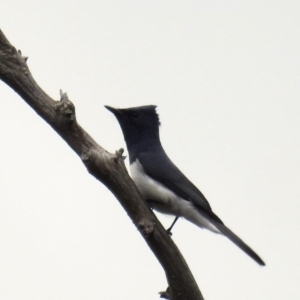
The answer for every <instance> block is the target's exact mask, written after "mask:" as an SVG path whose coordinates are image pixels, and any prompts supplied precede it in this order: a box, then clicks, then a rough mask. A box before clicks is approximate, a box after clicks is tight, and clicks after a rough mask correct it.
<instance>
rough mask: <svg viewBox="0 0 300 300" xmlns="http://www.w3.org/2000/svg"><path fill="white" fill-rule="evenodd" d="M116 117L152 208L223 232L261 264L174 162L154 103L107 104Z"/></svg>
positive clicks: (138, 183) (137, 181)
mask: <svg viewBox="0 0 300 300" xmlns="http://www.w3.org/2000/svg"><path fill="white" fill-rule="evenodd" d="M105 108H107V109H108V110H109V111H111V112H112V113H113V114H114V115H115V116H116V118H117V120H118V122H119V124H120V126H121V129H122V131H123V135H124V139H125V142H126V146H127V149H128V153H129V162H130V173H131V176H132V179H133V181H134V182H135V184H136V186H137V188H138V190H139V191H140V193H141V195H142V197H143V198H144V199H145V200H146V201H147V203H148V204H149V206H150V207H151V208H152V209H155V210H157V211H159V212H161V213H165V214H169V215H174V216H175V217H176V218H175V220H174V222H173V224H172V225H171V227H170V228H169V229H168V231H169V233H170V231H171V229H172V227H173V226H174V224H175V222H176V221H177V219H178V218H179V217H184V218H185V219H187V220H188V221H190V222H192V223H194V224H195V225H197V226H199V227H201V228H206V229H208V230H210V231H212V232H215V233H219V234H223V235H224V236H226V237H227V238H228V239H230V240H231V241H232V242H233V243H235V244H236V245H237V246H238V247H239V248H241V249H242V250H243V251H244V252H245V253H247V254H248V255H249V256H250V257H252V258H253V259H254V260H255V261H256V262H257V263H258V264H259V265H262V266H264V265H265V263H264V262H263V260H262V259H261V258H260V257H259V256H258V255H257V254H256V253H255V252H254V251H253V250H252V249H251V248H250V247H249V246H248V245H246V244H245V243H244V242H243V241H242V240H241V239H240V238H239V237H238V236H236V235H235V234H234V233H233V232H232V231H231V230H230V229H229V228H228V227H226V226H225V224H224V223H223V222H222V221H221V219H220V218H219V217H218V216H217V215H216V214H215V213H214V212H213V211H212V209H211V207H210V205H209V203H208V201H207V200H206V198H205V197H204V195H203V194H202V193H201V192H200V191H199V190H198V188H197V187H196V186H195V185H194V184H193V183H192V182H190V181H189V179H188V178H187V177H185V175H184V174H183V173H182V172H181V171H180V170H179V169H178V168H177V167H176V166H175V165H174V164H173V162H172V161H171V160H170V159H169V157H168V156H167V154H166V152H165V151H164V149H163V147H162V145H161V142H160V138H159V126H160V121H159V117H158V114H157V112H156V106H155V105H147V106H140V107H131V108H126V109H117V108H113V107H110V106H105Z"/></svg>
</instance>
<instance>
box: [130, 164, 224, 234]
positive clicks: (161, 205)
mask: <svg viewBox="0 0 300 300" xmlns="http://www.w3.org/2000/svg"><path fill="white" fill-rule="evenodd" d="M130 173H131V177H132V179H133V181H134V183H135V184H136V186H137V188H138V189H139V191H140V193H141V194H142V196H143V197H144V198H145V199H146V200H149V199H150V200H152V201H155V202H153V203H151V204H152V206H153V208H154V209H155V210H157V211H159V212H161V213H165V214H170V215H174V216H180V217H184V218H185V219H187V220H189V221H190V222H192V223H194V224H196V225H198V226H199V227H204V228H207V229H209V230H211V231H213V232H219V230H218V229H217V228H216V227H215V226H214V225H213V224H211V223H210V222H209V220H207V219H206V218H205V217H203V216H202V215H201V214H200V212H199V210H197V209H196V208H195V206H194V205H193V204H192V203H191V202H189V201H186V200H184V199H182V198H181V197H179V196H178V195H176V194H175V193H173V192H172V191H170V190H169V189H168V188H166V187H165V186H164V185H163V184H161V183H159V182H158V181H156V180H154V179H152V178H150V177H149V176H148V175H147V174H146V173H145V171H144V169H143V166H142V165H141V163H140V162H139V160H138V159H136V160H135V162H134V163H132V164H131V165H130Z"/></svg>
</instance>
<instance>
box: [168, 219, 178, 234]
mask: <svg viewBox="0 0 300 300" xmlns="http://www.w3.org/2000/svg"><path fill="white" fill-rule="evenodd" d="M178 219H179V217H178V216H177V217H176V218H175V220H174V221H173V223H172V225H171V226H170V228H168V229H167V234H168V235H169V236H172V232H171V230H172V228H173V226H174V225H175V223H176V221H177V220H178Z"/></svg>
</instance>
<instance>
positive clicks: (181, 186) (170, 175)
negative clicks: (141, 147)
mask: <svg viewBox="0 0 300 300" xmlns="http://www.w3.org/2000/svg"><path fill="white" fill-rule="evenodd" d="M137 158H138V160H139V161H140V163H141V164H142V166H143V168H144V172H145V173H146V174H147V175H148V176H150V177H152V178H153V179H154V180H156V181H158V182H160V183H162V184H163V185H164V186H166V187H167V188H168V189H170V190H171V191H172V192H174V193H175V194H177V195H178V196H179V197H181V198H183V199H185V200H187V201H191V202H193V204H195V206H196V207H197V208H199V209H202V210H204V211H206V212H208V213H209V214H210V213H212V210H211V207H210V205H209V203H208V201H207V200H206V198H205V197H204V195H203V194H202V193H201V192H200V191H199V190H198V189H197V187H196V186H195V185H194V184H193V183H192V182H190V181H189V180H188V178H186V177H185V176H184V174H183V173H182V172H181V171H180V170H179V169H178V168H177V167H176V166H175V165H174V164H173V163H172V161H171V160H170V159H169V157H168V156H167V155H166V154H165V153H163V152H160V153H157V152H142V153H139V155H138V157H137ZM154 162H155V163H154ZM217 219H219V218H218V217H217Z"/></svg>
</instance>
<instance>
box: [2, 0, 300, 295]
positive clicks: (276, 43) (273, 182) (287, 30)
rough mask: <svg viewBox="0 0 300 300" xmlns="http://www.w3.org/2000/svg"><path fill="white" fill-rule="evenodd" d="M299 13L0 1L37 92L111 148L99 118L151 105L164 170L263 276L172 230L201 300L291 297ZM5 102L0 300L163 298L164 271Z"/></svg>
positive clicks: (231, 255) (252, 7)
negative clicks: (195, 193)
mask: <svg viewBox="0 0 300 300" xmlns="http://www.w3.org/2000/svg"><path fill="white" fill-rule="evenodd" d="M299 14H300V4H299V2H298V1H275V0H274V1H253V0H251V1H176V0H175V1H174V0H172V1H168V0H166V1H149V0H148V1H146V0H139V1H137V0H135V1H133V0H132V1H111V0H110V1H100V0H99V1H78V0H75V1H66V0H59V1H37V0H32V1H21V0H19V1H8V0H4V1H2V3H1V4H0V17H1V18H0V19H1V24H0V26H1V27H0V28H1V29H2V30H3V32H4V33H5V34H6V36H7V38H8V39H9V40H10V41H11V42H12V43H13V45H14V46H15V47H16V48H17V49H21V51H22V53H23V55H25V56H29V60H28V65H29V67H30V70H31V72H32V74H33V76H34V78H35V79H36V81H37V82H38V83H39V84H40V85H41V87H42V88H43V89H44V91H45V92H46V93H47V94H49V95H50V96H51V97H53V98H54V99H58V98H59V89H63V91H66V92H67V93H68V95H69V98H70V99H71V100H72V101H73V103H74V104H75V106H76V113H77V118H78V121H79V123H80V124H81V125H82V126H83V127H84V128H85V129H86V130H87V131H88V132H89V133H90V134H91V135H92V137H93V138H95V139H96V141H97V142H98V143H99V144H100V145H101V146H103V147H104V148H105V149H107V150H108V151H110V152H114V151H115V150H116V149H119V148H120V147H125V143H124V140H123V136H122V133H121V130H120V127H119V125H118V123H117V121H116V119H115V118H114V116H113V115H112V114H111V113H110V112H109V111H107V110H106V109H105V108H104V105H110V106H114V107H122V108H123V107H132V106H140V105H146V104H156V105H158V113H159V115H160V120H161V123H162V126H161V140H162V143H163V146H164V148H165V150H166V152H167V153H168V155H169V156H170V158H171V159H172V160H173V161H174V162H175V163H176V165H177V166H178V167H179V168H180V169H181V170H182V171H183V172H184V173H185V175H186V176H187V177H188V178H189V179H190V180H191V181H192V182H193V183H194V184H195V185H196V186H197V187H198V188H199V189H200V190H201V191H202V192H203V193H204V195H205V196H206V197H207V199H208V200H209V202H210V204H211V206H212V208H213V210H214V212H215V213H216V214H217V215H218V216H219V217H220V218H221V219H222V220H223V221H224V223H225V224H226V225H227V226H228V227H229V228H230V229H231V230H232V231H234V232H235V233H236V234H237V235H239V236H240V237H241V238H242V239H243V240H244V241H245V242H246V243H248V244H249V245H250V246H251V247H252V248H253V249H254V250H255V251H256V252H257V253H258V254H259V255H260V256H261V257H262V258H263V259H264V260H265V262H266V264H267V266H266V267H264V268H262V267H259V266H258V265H257V264H256V263H255V262H254V261H252V260H251V259H250V258H249V257H248V256H247V255H245V254H244V253H243V252H242V251H241V250H239V249H238V248H237V247H236V246H235V245H234V244H232V243H231V242H230V241H229V240H227V239H226V238H224V237H222V236H219V235H216V234H213V233H211V232H208V231H205V230H202V229H200V228H197V227H196V226H194V225H192V224H190V223H188V222H187V221H185V220H183V219H182V220H180V221H179V222H178V224H176V226H175V228H174V230H173V239H174V241H175V243H176V244H177V246H178V247H179V249H180V250H181V252H182V254H183V255H184V257H185V259H186V261H187V263H188V265H189V267H190V268H191V271H192V272H193V275H194V277H195V279H196V281H197V283H198V285H199V287H200V289H201V291H202V293H203V295H204V297H205V299H206V300H219V299H222V300H232V299H233V300H236V299H238V300H240V299H243V300H244V299H247V300H248V299H249V300H268V299H272V300H282V299H288V300H293V299H295V300H296V299H299V294H300V285H299V278H300V258H299V254H300V238H299V236H300V220H299V215H300V184H299V179H300V158H299V152H300V151H299V148H300V117H299V116H300V101H299V97H300V84H299V83H300V58H299V52H300V42H299V39H300V19H299ZM0 99H1V102H2V108H1V113H0V116H1V117H0V128H1V139H2V142H1V145H0V166H1V172H0V177H1V185H0V195H1V201H0V299H4V300H25V299H30V300H41V299H43V300H65V299H70V300H87V299H88V300H94V299H95V300H96V299H105V300H114V299H122V300H127V299H128V300H140V299H143V300H155V299H159V298H158V297H159V296H158V294H157V293H158V292H159V291H162V290H165V288H166V287H167V282H166V279H165V275H164V272H163V269H162V268H161V267H160V265H159V263H158V262H157V260H156V259H155V257H154V255H153V254H152V252H151V251H150V249H149V248H148V247H147V245H146V243H145V242H144V240H143V239H142V237H141V236H140V234H139V233H138V231H137V230H136V228H135V227H134V226H133V224H132V222H131V220H130V219H129V218H128V217H127V215H126V213H125V212H124V211H123V209H122V208H121V206H120V205H119V203H118V201H117V200H116V199H115V198H114V196H113V195H112V194H111V193H110V192H109V191H108V190H107V188H106V187H105V186H104V185H102V184H101V183H99V182H97V181H96V180H95V179H94V178H93V177H92V176H90V175H89V174H88V172H87V171H86V169H85V167H84V166H83V164H82V163H81V161H80V159H79V158H78V157H77V156H76V155H75V154H74V153H73V152H72V150H71V149H70V148H69V147H68V146H67V144H66V143H65V142H64V141H63V140H62V139H61V138H60V137H59V136H58V135H57V134H56V133H55V132H54V131H53V130H52V129H51V128H50V127H49V126H48V125H47V124H46V123H45V122H44V121H43V120H42V119H41V118H40V117H39V116H38V115H37V114H36V113H35V112H34V111H33V110H32V109H31V108H30V107H29V106H28V105H27V104H26V103H25V102H24V101H23V100H22V99H21V98H20V97H19V96H18V95H17V94H15V92H14V91H13V90H11V89H10V88H9V87H8V86H6V85H5V84H4V83H3V82H0ZM126 152H127V151H126ZM127 164H128V161H127ZM158 217H159V219H160V220H161V221H162V223H163V224H164V226H165V227H168V226H169V225H170V224H171V222H172V220H173V219H172V218H171V217H166V216H162V215H160V214H158Z"/></svg>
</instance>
